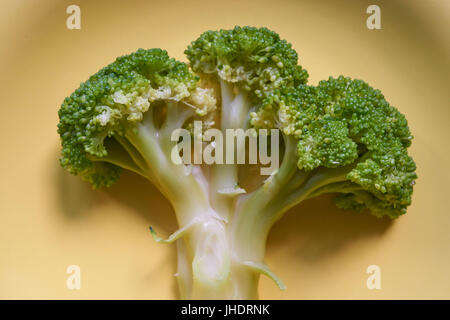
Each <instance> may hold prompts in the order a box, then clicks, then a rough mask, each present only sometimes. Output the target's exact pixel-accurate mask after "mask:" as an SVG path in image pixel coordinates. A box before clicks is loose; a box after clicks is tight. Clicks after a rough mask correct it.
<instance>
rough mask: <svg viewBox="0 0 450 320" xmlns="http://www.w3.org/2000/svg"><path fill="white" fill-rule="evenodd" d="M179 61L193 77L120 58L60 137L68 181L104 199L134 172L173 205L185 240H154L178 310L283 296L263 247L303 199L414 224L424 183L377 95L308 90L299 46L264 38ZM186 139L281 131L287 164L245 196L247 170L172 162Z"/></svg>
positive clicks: (229, 35)
mask: <svg viewBox="0 0 450 320" xmlns="http://www.w3.org/2000/svg"><path fill="white" fill-rule="evenodd" d="M185 54H186V55H187V58H188V60H189V65H188V64H185V63H182V62H179V61H176V60H175V59H172V58H170V57H169V56H168V54H167V52H166V51H164V50H161V49H149V50H144V49H139V50H137V51H136V52H135V53H132V54H129V55H126V56H122V57H119V58H117V59H116V61H115V62H113V63H111V64H110V65H108V66H107V67H105V68H103V69H101V70H100V71H99V72H97V73H96V74H95V75H93V76H91V77H90V78H89V79H88V80H87V81H86V82H84V83H82V84H81V85H80V87H79V88H78V89H77V90H75V92H73V93H72V94H71V95H70V96H69V97H67V98H66V99H65V100H64V102H63V103H62V105H61V108H60V110H59V119H60V122H59V124H58V133H59V134H60V137H61V143H62V156H61V159H60V162H61V165H62V166H63V167H64V168H65V169H67V170H68V171H69V172H70V173H72V174H74V175H78V176H80V177H81V178H82V179H84V180H86V181H88V182H90V183H91V184H92V185H93V187H94V188H101V187H109V186H111V185H112V184H114V183H115V182H116V181H117V180H118V179H119V177H120V173H121V171H122V170H123V169H125V170H130V171H133V172H135V173H137V174H139V175H141V176H142V177H144V178H146V179H148V180H149V181H151V182H152V183H153V184H154V185H155V186H156V187H157V188H158V189H159V190H160V192H161V193H162V194H163V195H164V196H165V197H166V198H167V199H168V200H169V201H170V202H171V204H172V206H173V208H174V211H175V214H176V218H177V221H178V224H179V230H178V231H176V232H175V233H173V234H172V235H171V236H170V237H169V238H168V239H166V240H164V239H162V238H160V237H159V236H158V235H157V234H156V232H155V230H154V229H153V228H150V231H151V234H152V235H153V237H154V239H155V240H156V241H158V242H160V243H173V242H176V245H177V254H178V270H177V275H176V276H177V281H178V284H179V289H180V295H181V297H182V298H184V299H191V298H195V299H204V298H209V299H211V298H212V299H214V298H216V299H255V298H257V297H258V293H257V287H258V281H259V276H260V274H264V275H266V276H268V277H270V278H271V279H273V280H274V281H275V283H276V284H277V285H278V286H279V287H280V288H281V289H284V288H285V285H284V284H283V282H282V281H281V280H280V279H279V278H278V277H277V276H276V275H275V274H274V273H273V272H272V271H271V270H270V269H269V268H268V267H267V266H266V265H265V264H264V251H265V245H266V239H267V236H268V233H269V231H270V229H271V227H272V226H273V224H274V223H275V222H276V221H277V220H278V219H280V218H281V217H282V216H283V214H284V213H285V212H286V211H287V210H288V209H289V208H291V207H293V206H295V205H296V204H298V203H300V202H301V201H304V200H306V199H309V198H312V197H316V196H318V195H321V194H324V193H335V194H336V197H335V203H336V205H337V206H338V207H339V208H345V209H353V210H355V211H362V210H364V209H368V210H369V211H370V212H371V213H372V214H373V215H375V216H377V217H384V216H387V217H389V218H397V217H399V216H400V215H402V214H404V213H405V212H406V208H407V207H408V205H410V203H411V195H412V192H413V185H414V183H415V179H416V178H417V176H416V173H415V170H416V166H415V163H414V161H413V159H412V158H411V157H410V156H409V155H408V152H407V149H408V147H409V146H410V145H411V140H412V135H411V133H410V130H409V128H408V124H407V120H406V119H405V117H404V116H403V115H402V114H401V113H400V112H399V111H398V110H397V109H396V108H394V107H392V106H391V105H389V103H388V102H387V101H386V100H385V98H384V96H383V95H382V93H381V92H380V91H379V90H376V89H374V88H372V87H371V86H369V85H368V84H367V83H365V82H364V81H362V80H354V79H350V78H348V77H343V76H339V77H337V78H333V77H330V78H329V79H328V80H324V81H321V82H320V83H319V84H318V85H317V86H312V85H309V84H308V83H307V80H308V73H307V72H306V70H305V69H303V68H302V67H301V66H299V65H298V55H297V53H296V51H295V50H293V49H292V47H291V44H289V43H288V42H286V41H285V40H281V39H280V37H279V36H278V34H276V33H275V32H273V31H270V30H268V29H267V28H259V29H258V28H253V27H235V28H234V29H232V30H219V31H207V32H205V33H203V34H202V35H201V36H200V37H199V38H198V39H197V40H195V41H193V42H192V43H191V44H190V45H189V46H188V48H187V49H186V51H185ZM196 121H202V123H203V127H202V131H201V132H196V130H195V129H193V128H194V127H195V125H194V124H195V122H196ZM181 128H183V129H186V130H187V131H188V132H189V133H190V135H189V139H191V140H192V141H193V142H194V144H195V143H200V144H203V143H204V141H205V130H206V129H208V128H215V129H217V130H219V131H220V132H224V133H225V131H226V130H227V129H254V130H255V131H254V132H258V130H262V129H266V130H269V129H277V130H279V132H280V141H279V142H280V149H281V154H282V157H281V158H282V161H281V164H280V166H279V168H278V169H276V170H274V171H273V172H271V174H270V176H269V177H268V178H266V179H265V180H264V181H262V180H261V179H258V177H260V175H255V177H254V179H255V181H259V182H260V183H259V184H258V185H257V186H256V187H253V188H251V187H248V188H245V187H243V184H244V183H243V180H244V178H243V176H244V174H246V175H245V176H246V178H245V179H248V178H247V176H249V175H251V174H252V172H245V171H246V170H247V171H249V170H250V169H249V167H248V166H245V165H239V164H228V163H227V164H220V163H213V164H210V165H205V164H195V162H194V164H189V160H190V158H189V156H188V155H187V154H184V150H183V155H182V157H183V159H184V160H188V161H184V162H182V163H179V162H176V161H173V159H174V158H173V155H174V150H175V153H176V154H177V155H178V156H180V155H181V153H179V149H177V146H178V145H179V143H180V140H181V137H176V138H178V140H177V139H176V138H175V139H174V137H173V133H174V131H176V130H177V129H181ZM184 139H185V138H183V140H184ZM225 143H228V141H226V142H225ZM247 147H248V146H247V145H246V143H245V141H240V142H239V141H238V142H237V143H236V145H233V148H234V149H231V150H232V151H233V150H234V151H235V150H242V149H245V148H247ZM227 152H230V149H227ZM250 171H251V170H250ZM246 189H247V190H246Z"/></svg>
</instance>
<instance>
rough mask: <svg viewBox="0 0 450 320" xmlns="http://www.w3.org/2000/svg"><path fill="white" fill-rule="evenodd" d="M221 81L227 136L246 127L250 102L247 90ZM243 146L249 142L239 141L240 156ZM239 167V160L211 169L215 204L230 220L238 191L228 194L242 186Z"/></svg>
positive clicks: (224, 127) (221, 123) (224, 124)
mask: <svg viewBox="0 0 450 320" xmlns="http://www.w3.org/2000/svg"><path fill="white" fill-rule="evenodd" d="M219 81H220V92H221V101H222V111H221V120H220V129H221V130H222V133H223V135H224V136H226V129H242V128H245V127H246V121H247V116H248V112H249V110H250V101H249V99H248V96H247V93H246V92H245V91H243V90H239V89H238V87H236V86H234V85H233V84H231V83H228V82H226V81H224V80H222V79H220V80H219ZM224 147H225V152H224V162H226V158H227V149H229V148H228V146H227V141H226V139H225V141H224ZM243 148H245V142H244V145H242V144H239V143H238V144H237V145H235V148H234V150H233V151H232V152H234V155H236V154H237V152H239V151H242V150H243ZM228 151H231V150H228ZM233 160H235V159H233ZM238 170H239V167H238V166H237V165H236V163H234V164H215V165H214V166H213V168H212V170H211V193H212V199H211V200H212V203H213V207H214V209H216V210H217V211H218V212H219V213H220V215H221V216H222V217H223V218H224V219H226V220H227V219H228V218H229V217H230V215H231V213H232V206H233V203H234V198H235V196H236V195H235V194H227V192H230V191H231V190H234V189H235V188H237V187H238Z"/></svg>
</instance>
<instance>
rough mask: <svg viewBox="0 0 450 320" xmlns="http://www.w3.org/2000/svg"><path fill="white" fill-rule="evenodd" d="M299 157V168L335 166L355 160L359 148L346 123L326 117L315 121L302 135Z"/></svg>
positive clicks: (307, 169)
mask: <svg viewBox="0 0 450 320" xmlns="http://www.w3.org/2000/svg"><path fill="white" fill-rule="evenodd" d="M298 157H299V159H298V164H297V165H298V168H299V169H304V170H306V171H309V170H313V169H315V168H317V167H320V166H323V167H327V168H335V167H339V166H343V165H347V164H350V163H352V162H353V161H355V159H356V158H358V150H357V145H356V143H355V142H354V141H353V140H352V139H350V138H349V136H348V128H347V125H346V124H345V123H343V122H341V121H337V120H335V119H333V118H331V117H324V118H322V119H318V120H315V121H313V122H312V123H311V125H310V126H309V129H308V130H305V132H304V133H303V134H302V135H301V139H300V140H299V142H298Z"/></svg>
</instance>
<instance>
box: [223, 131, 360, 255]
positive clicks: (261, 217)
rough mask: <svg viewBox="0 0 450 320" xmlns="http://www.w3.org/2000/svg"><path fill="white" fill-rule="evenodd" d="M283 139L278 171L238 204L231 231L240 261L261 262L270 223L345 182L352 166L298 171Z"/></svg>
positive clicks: (293, 152)
mask: <svg viewBox="0 0 450 320" xmlns="http://www.w3.org/2000/svg"><path fill="white" fill-rule="evenodd" d="M284 138H285V141H286V151H285V155H284V158H283V162H282V164H281V166H280V168H279V170H278V171H277V172H276V173H275V174H274V175H273V177H271V178H270V180H269V181H268V182H267V183H266V184H265V185H263V186H261V187H260V188H259V189H257V190H255V191H254V192H253V193H251V194H249V195H244V196H241V198H240V199H239V200H238V202H237V207H236V212H235V215H234V219H233V221H232V225H231V227H230V232H231V234H232V235H231V241H232V250H233V253H234V254H236V257H237V259H239V260H241V261H244V260H251V261H256V262H262V260H263V258H264V253H265V245H266V239H267V236H268V233H269V231H270V228H271V227H272V226H273V224H274V223H275V222H276V221H278V220H279V219H280V218H281V217H282V216H283V214H284V213H285V212H286V211H287V210H288V209H290V208H291V207H293V206H294V205H296V204H298V203H300V202H302V201H303V200H306V199H308V198H310V197H312V195H314V194H315V195H318V194H320V193H321V192H320V191H323V192H325V190H327V186H328V185H334V186H337V183H339V182H345V181H347V178H346V176H347V174H348V173H349V172H350V171H351V170H352V169H353V167H354V166H346V167H339V168H321V169H316V170H314V171H313V172H311V173H305V172H301V171H298V168H297V158H296V156H295V148H293V147H292V144H291V143H290V142H289V139H290V138H288V137H284ZM296 170H297V172H296ZM319 190H320V191H319ZM328 190H329V189H328ZM249 235H251V237H250V236H249Z"/></svg>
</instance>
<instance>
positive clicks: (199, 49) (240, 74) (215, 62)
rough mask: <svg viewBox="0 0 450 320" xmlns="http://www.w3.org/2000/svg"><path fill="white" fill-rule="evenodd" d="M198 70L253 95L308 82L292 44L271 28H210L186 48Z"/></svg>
mask: <svg viewBox="0 0 450 320" xmlns="http://www.w3.org/2000/svg"><path fill="white" fill-rule="evenodd" d="M185 53H186V55H187V57H188V59H189V61H190V63H191V67H192V69H193V70H194V71H195V72H199V73H206V74H216V75H218V77H220V79H222V80H224V81H226V82H231V83H235V84H237V85H238V86H239V87H240V88H243V89H244V90H246V91H249V92H250V96H252V97H253V96H255V97H258V98H262V97H266V96H268V95H269V94H270V93H272V92H274V91H275V90H276V89H277V88H282V87H286V86H297V85H299V84H302V83H306V81H307V78H308V73H307V72H306V70H304V69H302V67H301V66H299V65H297V58H298V57H297V52H295V50H293V49H292V48H291V44H290V43H287V42H286V41H285V40H281V39H280V37H279V35H278V34H276V33H275V32H273V31H270V30H269V29H267V28H260V29H258V28H253V27H235V28H234V29H233V30H219V31H207V32H205V33H203V34H202V35H201V36H200V37H199V38H198V39H197V40H195V41H193V42H192V43H191V45H190V46H189V47H188V48H187V49H186V51H185Z"/></svg>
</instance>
